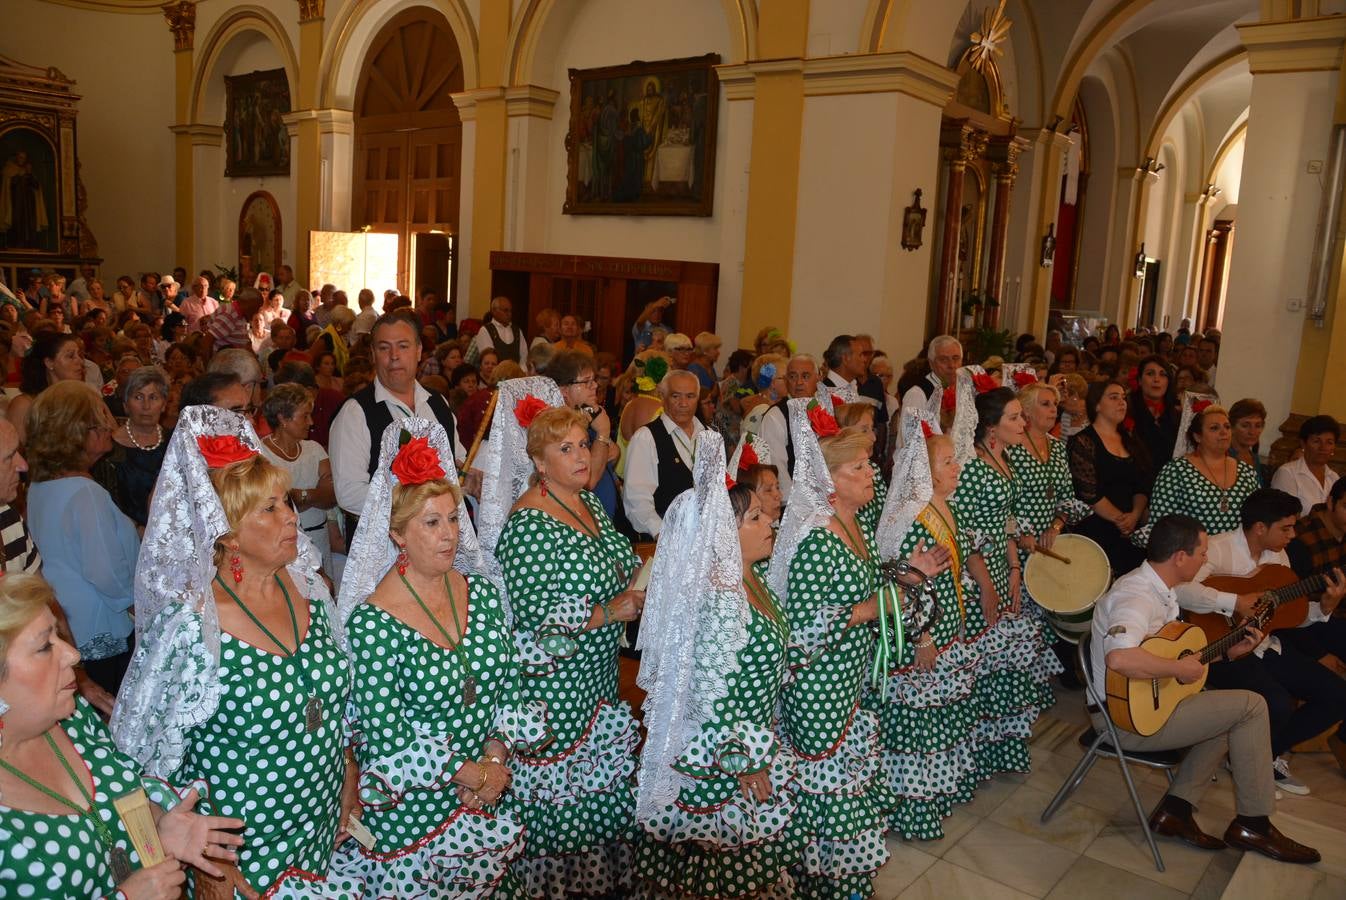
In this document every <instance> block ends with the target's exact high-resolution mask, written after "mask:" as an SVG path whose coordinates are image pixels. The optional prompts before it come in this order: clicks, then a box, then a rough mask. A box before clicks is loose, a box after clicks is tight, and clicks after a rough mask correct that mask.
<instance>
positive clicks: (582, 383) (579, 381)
mask: <svg viewBox="0 0 1346 900" xmlns="http://www.w3.org/2000/svg"><path fill="white" fill-rule="evenodd" d="M570 383H571V384H572V385H575V386H577V387H588V386H589V385H591V384H598V379H597V378H594V377H593V376H592V375H590V376H589V377H588V378H576V379H575V380H574V381H572V382H570Z"/></svg>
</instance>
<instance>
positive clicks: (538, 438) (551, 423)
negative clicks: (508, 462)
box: [528, 406, 589, 460]
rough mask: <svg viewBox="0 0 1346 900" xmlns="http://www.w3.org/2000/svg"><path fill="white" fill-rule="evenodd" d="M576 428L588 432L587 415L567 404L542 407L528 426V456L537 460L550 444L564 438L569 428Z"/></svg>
mask: <svg viewBox="0 0 1346 900" xmlns="http://www.w3.org/2000/svg"><path fill="white" fill-rule="evenodd" d="M572 428H578V429H580V430H581V431H583V432H584V433H585V434H588V429H589V417H588V416H586V415H585V414H584V413H582V412H580V411H579V410H578V409H571V408H570V407H568V406H561V407H556V408H554V409H544V410H543V411H542V412H540V413H538V414H537V416H535V417H534V419H533V424H531V425H529V426H528V458H529V459H533V460H538V459H541V458H542V454H543V451H545V450H546V449H547V447H548V446H550V445H551V444H555V443H557V442H558V441H560V440H562V439H564V438H565V436H566V435H567V434H569V433H570V429H572Z"/></svg>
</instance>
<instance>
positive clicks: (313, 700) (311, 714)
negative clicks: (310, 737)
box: [304, 697, 322, 734]
mask: <svg viewBox="0 0 1346 900" xmlns="http://www.w3.org/2000/svg"><path fill="white" fill-rule="evenodd" d="M321 726H322V701H321V700H319V699H318V698H317V697H309V698H308V703H305V704H304V730H305V731H307V732H308V733H309V734H313V732H315V731H317V730H318V729H319V728H320V727H321Z"/></svg>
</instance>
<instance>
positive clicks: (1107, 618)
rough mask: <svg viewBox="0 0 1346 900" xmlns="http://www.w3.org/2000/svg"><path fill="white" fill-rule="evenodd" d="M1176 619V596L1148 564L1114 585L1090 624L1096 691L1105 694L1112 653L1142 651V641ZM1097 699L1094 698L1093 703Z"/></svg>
mask: <svg viewBox="0 0 1346 900" xmlns="http://www.w3.org/2000/svg"><path fill="white" fill-rule="evenodd" d="M1177 617H1178V598H1177V595H1176V594H1175V592H1174V590H1173V589H1172V588H1170V587H1169V586H1168V585H1167V584H1165V583H1164V579H1162V578H1160V577H1159V573H1158V572H1156V571H1155V570H1154V567H1153V566H1151V565H1150V564H1149V563H1148V562H1143V563H1141V564H1140V565H1139V566H1137V567H1136V568H1135V569H1132V570H1131V571H1130V572H1128V573H1127V574H1125V575H1123V576H1122V577H1121V578H1118V579H1117V580H1116V581H1115V582H1113V585H1112V589H1111V590H1109V591H1108V593H1107V594H1106V595H1104V597H1103V599H1102V600H1100V601H1098V605H1097V606H1095V607H1094V618H1093V622H1092V623H1091V624H1090V629H1091V631H1092V633H1093V641H1092V642H1091V644H1090V646H1089V653H1090V655H1091V656H1092V657H1093V659H1092V660H1091V662H1092V663H1093V678H1094V687H1095V689H1096V690H1098V692H1099V693H1102V692H1103V690H1104V688H1105V686H1106V685H1107V668H1108V667H1107V657H1108V653H1109V652H1110V651H1113V650H1127V649H1130V648H1131V647H1139V646H1140V643H1141V641H1143V640H1145V639H1146V638H1147V637H1149V636H1150V635H1152V634H1155V633H1156V632H1158V631H1159V629H1161V628H1163V627H1164V626H1165V625H1167V624H1168V623H1169V622H1172V621H1173V620H1174V619H1176V618H1177ZM1095 699H1097V698H1092V697H1091V698H1090V702H1093V701H1094V700H1095Z"/></svg>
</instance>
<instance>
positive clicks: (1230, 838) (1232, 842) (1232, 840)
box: [1224, 819, 1323, 865]
mask: <svg viewBox="0 0 1346 900" xmlns="http://www.w3.org/2000/svg"><path fill="white" fill-rule="evenodd" d="M1224 839H1225V843H1226V844H1228V845H1229V846H1231V847H1234V848H1236V849H1238V850H1254V851H1256V852H1258V853H1261V854H1262V855H1263V856H1269V857H1271V858H1272V859H1274V860H1276V861H1277V862H1286V863H1297V864H1299V865H1312V864H1313V863H1316V862H1319V861H1321V860H1322V858H1323V857H1322V854H1321V853H1319V852H1318V851H1317V850H1314V849H1313V848H1312V847H1306V846H1304V845H1303V844H1301V843H1299V842H1298V841H1292V840H1290V839H1289V838H1288V837H1286V836H1285V835H1283V834H1281V833H1280V832H1279V831H1278V830H1277V829H1276V826H1275V825H1272V824H1271V823H1269V822H1268V823H1267V830H1266V832H1265V833H1262V832H1257V831H1254V830H1253V829H1251V828H1249V827H1248V826H1247V825H1244V824H1243V823H1242V822H1240V821H1239V820H1238V819H1235V820H1234V821H1232V822H1230V823H1229V827H1228V828H1227V829H1225V833H1224Z"/></svg>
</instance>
